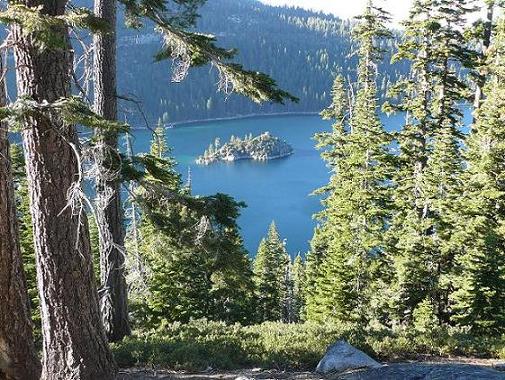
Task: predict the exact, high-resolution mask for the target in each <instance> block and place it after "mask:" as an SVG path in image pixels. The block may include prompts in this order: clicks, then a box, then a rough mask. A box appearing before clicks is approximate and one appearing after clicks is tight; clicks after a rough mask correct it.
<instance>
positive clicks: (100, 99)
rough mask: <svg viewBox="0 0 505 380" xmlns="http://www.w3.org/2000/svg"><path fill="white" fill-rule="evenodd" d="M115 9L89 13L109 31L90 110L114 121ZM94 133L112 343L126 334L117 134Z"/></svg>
mask: <svg viewBox="0 0 505 380" xmlns="http://www.w3.org/2000/svg"><path fill="white" fill-rule="evenodd" d="M116 8H117V5H116V0H95V14H96V15H97V16H98V17H101V18H103V19H104V20H105V21H106V22H107V23H108V24H109V25H110V31H108V32H107V33H100V34H96V35H95V37H94V96H95V98H94V99H95V102H94V106H95V112H96V113H98V114H99V115H101V116H103V117H104V118H106V119H108V120H116V119H117V98H116ZM97 134H98V137H99V140H100V141H101V144H102V145H101V153H100V154H99V156H98V164H99V165H100V166H101V167H100V169H99V173H100V174H99V177H98V178H97V194H96V196H97V207H96V210H97V223H98V226H99V231H100V280H101V289H100V310H101V312H102V320H103V324H104V326H105V330H106V333H107V336H108V338H109V340H110V341H112V342H115V341H118V340H121V339H123V338H124V337H125V336H126V335H129V334H130V326H129V323H128V306H127V288H126V278H125V274H124V271H125V270H124V265H125V256H124V255H125V249H124V237H125V232H124V228H123V212H122V207H121V193H120V188H119V187H120V183H119V181H118V179H117V178H114V177H115V175H114V171H115V170H114V167H113V164H114V162H116V161H117V160H116V159H115V156H116V152H117V145H118V141H117V139H118V138H117V134H116V133H111V132H106V131H97ZM111 165H112V166H111ZM100 175H102V176H100ZM108 177H109V178H108Z"/></svg>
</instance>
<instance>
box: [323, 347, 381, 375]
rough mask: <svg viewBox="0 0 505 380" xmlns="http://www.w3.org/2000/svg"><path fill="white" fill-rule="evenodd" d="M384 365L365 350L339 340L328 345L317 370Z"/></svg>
mask: <svg viewBox="0 0 505 380" xmlns="http://www.w3.org/2000/svg"><path fill="white" fill-rule="evenodd" d="M381 366H382V365H381V364H380V363H378V362H376V361H375V360H373V359H372V358H371V357H370V356H368V355H367V354H365V353H364V352H363V351H360V350H358V349H357V348H354V347H353V346H351V345H350V344H349V343H347V342H345V341H343V340H339V341H338V342H337V343H335V344H333V345H331V346H330V347H328V350H327V351H326V354H325V355H324V357H323V358H322V359H321V361H320V362H319V364H318V365H317V368H316V372H318V373H323V374H325V373H330V372H344V371H347V370H350V369H360V368H380V367H381Z"/></svg>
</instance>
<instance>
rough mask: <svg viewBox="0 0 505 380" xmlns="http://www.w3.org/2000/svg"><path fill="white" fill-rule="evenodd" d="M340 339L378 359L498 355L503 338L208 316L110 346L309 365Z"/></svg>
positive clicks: (222, 364)
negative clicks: (251, 323) (256, 322)
mask: <svg viewBox="0 0 505 380" xmlns="http://www.w3.org/2000/svg"><path fill="white" fill-rule="evenodd" d="M338 339H345V340H347V341H348V342H349V343H351V344H352V345H354V346H355V347H357V348H360V349H361V350H363V351H365V352H367V353H368V354H369V355H371V356H373V357H375V358H377V359H379V360H384V361H385V360H405V359H415V358H419V357H420V356H452V355H461V356H477V357H500V356H501V355H504V354H505V339H504V338H503V337H489V338H483V337H473V336H472V335H470V334H469V333H467V332H465V331H463V330H459V329H451V328H440V329H437V330H436V331H430V332H422V333H421V332H418V331H415V330H404V329H397V330H391V329H386V328H376V329H368V330H363V329H359V328H356V327H354V326H352V325H345V324H340V325H330V324H329V325H317V324H311V323H304V324H283V323H274V322H267V323H263V324H261V325H254V326H241V325H238V324H237V325H226V324H224V323H220V322H209V321H207V320H196V321H191V322H190V323H188V324H180V323H174V324H164V325H163V326H161V327H160V328H158V329H156V330H152V331H147V332H136V333H135V334H134V335H133V336H131V337H128V338H126V339H125V340H124V341H123V342H121V343H116V344H113V345H112V348H113V351H114V354H115V356H116V360H117V362H118V364H119V365H120V366H121V367H133V366H142V367H145V366H156V367H162V368H171V369H187V370H204V369H207V368H209V367H211V368H216V369H217V368H219V369H237V368H245V367H262V368H277V369H313V368H314V367H315V366H316V365H317V362H318V360H319V359H320V358H321V357H322V355H323V354H324V352H325V350H326V348H327V347H328V345H330V344H331V343H334V342H335V341H336V340H338Z"/></svg>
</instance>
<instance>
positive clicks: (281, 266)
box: [254, 222, 290, 322]
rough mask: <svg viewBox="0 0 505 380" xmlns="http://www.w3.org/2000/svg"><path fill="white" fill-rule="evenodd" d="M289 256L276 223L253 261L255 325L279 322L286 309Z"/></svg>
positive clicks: (285, 313)
mask: <svg viewBox="0 0 505 380" xmlns="http://www.w3.org/2000/svg"><path fill="white" fill-rule="evenodd" d="M289 263H290V260H289V255H288V253H287V252H286V248H285V247H284V243H283V242H282V240H281V238H280V236H279V232H278V231H277V227H276V225H275V222H272V224H271V225H270V227H269V229H268V234H267V236H266V238H264V239H262V240H261V242H260V245H259V248H258V252H257V254H256V257H255V259H254V283H255V286H256V298H257V308H256V309H257V311H256V313H257V316H258V322H264V321H280V320H283V319H286V318H287V314H288V309H289V305H288V303H289V295H288V290H289V285H288V284H289Z"/></svg>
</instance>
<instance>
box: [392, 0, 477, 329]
mask: <svg viewBox="0 0 505 380" xmlns="http://www.w3.org/2000/svg"><path fill="white" fill-rule="evenodd" d="M467 3H468V2H467V1H463V0H462V1H454V2H451V3H450V4H449V3H448V2H447V1H434V0H430V1H416V2H414V4H413V7H412V10H411V14H410V17H409V20H408V21H407V22H406V23H405V28H406V29H405V35H404V40H403V42H402V43H401V45H400V47H399V51H398V54H397V55H396V57H395V60H401V59H407V60H410V61H411V72H410V74H409V77H408V78H407V79H405V80H402V81H400V82H398V83H397V84H396V85H395V86H394V87H393V89H392V92H391V95H393V96H397V97H398V98H399V99H400V100H401V102H400V104H396V105H395V106H393V107H392V108H393V109H395V110H397V111H398V110H399V111H402V112H405V113H406V115H407V116H406V122H405V125H404V128H403V130H402V132H400V133H399V135H398V143H399V145H400V155H399V170H398V172H397V176H396V178H395V183H396V185H397V186H396V190H395V195H394V201H395V207H396V212H395V216H394V218H393V222H392V226H391V229H390V231H389V236H390V237H391V241H390V242H391V249H392V254H393V256H394V259H393V265H394V267H395V273H396V274H395V277H396V278H395V280H394V285H393V287H394V289H395V292H396V293H397V300H396V311H397V315H396V318H399V319H400V320H402V321H406V322H409V321H411V318H412V313H413V311H414V309H415V308H416V307H417V305H418V304H419V303H420V302H423V301H424V300H426V299H429V300H430V302H432V304H433V306H434V307H435V308H436V310H437V317H438V320H439V322H444V321H447V319H448V313H449V310H448V294H449V292H450V287H451V285H450V283H449V282H448V275H449V273H450V271H451V268H452V265H453V260H452V257H453V252H452V248H451V245H450V244H449V243H448V242H449V241H450V236H451V233H452V230H453V228H454V226H453V225H452V222H451V210H452V209H453V207H454V199H455V198H456V197H457V194H458V191H459V190H458V185H459V177H460V175H461V171H462V169H463V164H462V156H461V149H460V146H461V139H462V135H461V133H460V128H461V125H462V114H461V111H460V109H459V103H460V102H462V101H463V100H465V99H466V98H467V97H468V95H469V93H468V91H467V88H466V85H465V84H464V83H463V82H462V81H461V80H460V79H459V75H458V72H457V71H456V70H457V67H462V66H464V65H471V63H472V60H473V58H474V54H473V52H472V51H470V50H468V49H467V48H465V47H464V46H463V45H462V44H461V41H463V40H464V38H463V35H462V33H461V30H462V29H463V26H464V23H465V17H466V15H467V14H468V12H470V11H471V9H470V8H468V7H467ZM386 109H387V110H390V109H391V108H390V107H389V105H387V106H386Z"/></svg>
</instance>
